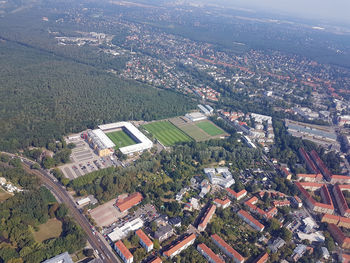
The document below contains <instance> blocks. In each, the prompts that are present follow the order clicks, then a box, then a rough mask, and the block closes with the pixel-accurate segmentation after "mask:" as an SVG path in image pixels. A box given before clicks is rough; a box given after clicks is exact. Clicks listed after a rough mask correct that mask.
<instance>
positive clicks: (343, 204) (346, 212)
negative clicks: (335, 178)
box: [333, 184, 350, 217]
mask: <svg viewBox="0 0 350 263" xmlns="http://www.w3.org/2000/svg"><path fill="white" fill-rule="evenodd" d="M343 191H350V185H338V184H336V185H334V186H333V194H334V197H335V201H336V203H337V205H338V207H339V210H340V214H341V215H342V216H345V217H350V209H349V206H348V203H347V201H346V199H345V197H344V194H343Z"/></svg>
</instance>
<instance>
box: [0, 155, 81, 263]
mask: <svg viewBox="0 0 350 263" xmlns="http://www.w3.org/2000/svg"><path fill="white" fill-rule="evenodd" d="M12 160H13V159H12ZM18 160H19V159H18ZM7 161H9V160H8V159H6V158H5V157H4V156H1V162H0V176H2V177H5V178H6V179H7V180H9V181H10V182H12V183H13V184H15V185H19V186H21V187H24V188H25V189H26V190H25V191H23V192H19V193H16V194H15V195H14V196H12V197H10V198H9V199H7V200H5V201H4V202H2V203H0V218H1V219H2V221H1V222H2V223H1V225H0V240H1V244H0V262H9V263H15V262H16V263H20V262H28V263H32V262H42V261H44V260H46V259H48V258H51V257H53V256H55V255H57V254H60V253H63V252H65V251H68V252H69V253H73V252H75V251H77V250H79V249H82V248H83V247H84V246H85V243H86V238H85V234H84V232H83V231H82V230H81V229H80V227H79V226H78V225H77V224H76V223H75V222H74V221H72V219H71V218H70V217H69V216H68V215H67V212H68V210H67V208H66V207H65V206H64V205H62V204H58V203H57V201H56V199H55V198H54V197H53V195H52V194H51V193H50V191H49V190H48V189H47V188H45V187H43V186H40V184H39V183H38V180H37V177H36V176H34V175H31V174H28V173H26V172H25V171H24V170H23V169H22V168H21V167H20V162H11V161H9V162H7ZM13 165H16V166H17V167H14V166H13ZM50 218H51V219H57V220H59V221H61V222H62V232H61V234H60V236H58V237H56V238H50V239H47V240H44V241H42V242H39V241H37V240H36V239H35V238H34V232H35V231H37V230H38V228H39V226H40V225H41V224H44V223H46V222H47V221H48V220H49V219H50Z"/></svg>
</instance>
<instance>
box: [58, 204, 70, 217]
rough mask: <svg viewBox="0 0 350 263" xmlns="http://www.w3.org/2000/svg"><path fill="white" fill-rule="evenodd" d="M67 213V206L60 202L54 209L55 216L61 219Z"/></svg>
mask: <svg viewBox="0 0 350 263" xmlns="http://www.w3.org/2000/svg"><path fill="white" fill-rule="evenodd" d="M67 213H68V208H67V207H66V206H65V205H64V204H60V206H59V208H58V209H57V210H56V217H57V218H58V219H63V218H64V217H65V216H66V215H67Z"/></svg>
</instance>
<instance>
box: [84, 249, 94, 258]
mask: <svg viewBox="0 0 350 263" xmlns="http://www.w3.org/2000/svg"><path fill="white" fill-rule="evenodd" d="M84 255H85V256H86V257H92V256H93V255H94V250H93V249H91V248H87V249H84Z"/></svg>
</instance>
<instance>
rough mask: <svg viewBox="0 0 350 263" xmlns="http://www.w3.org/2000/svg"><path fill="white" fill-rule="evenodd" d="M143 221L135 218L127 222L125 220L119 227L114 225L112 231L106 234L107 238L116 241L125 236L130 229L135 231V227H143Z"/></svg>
mask: <svg viewBox="0 0 350 263" xmlns="http://www.w3.org/2000/svg"><path fill="white" fill-rule="evenodd" d="M143 224H144V222H143V221H142V219H141V218H136V219H134V220H131V221H129V222H126V223H125V224H124V225H122V226H120V227H116V228H114V229H113V232H111V233H110V234H108V238H109V239H110V240H112V241H113V242H114V241H117V240H120V239H123V238H125V237H126V236H127V235H128V234H129V233H130V232H131V231H135V230H137V229H140V228H141V227H143Z"/></svg>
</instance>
